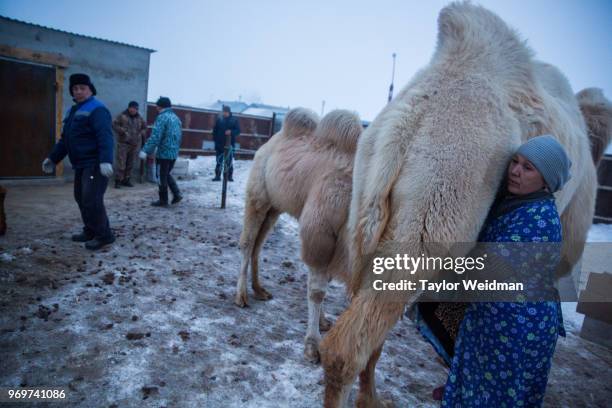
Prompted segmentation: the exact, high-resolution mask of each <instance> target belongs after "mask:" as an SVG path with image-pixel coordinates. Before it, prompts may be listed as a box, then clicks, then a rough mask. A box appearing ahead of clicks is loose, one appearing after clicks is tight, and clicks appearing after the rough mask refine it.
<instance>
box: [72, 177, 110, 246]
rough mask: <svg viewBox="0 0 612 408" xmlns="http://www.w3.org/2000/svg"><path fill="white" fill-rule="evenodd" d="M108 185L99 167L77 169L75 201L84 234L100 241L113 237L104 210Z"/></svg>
mask: <svg viewBox="0 0 612 408" xmlns="http://www.w3.org/2000/svg"><path fill="white" fill-rule="evenodd" d="M107 185H108V179H107V178H106V177H104V176H103V175H102V174H100V167H99V166H97V165H96V166H93V167H88V168H84V169H75V172H74V199H75V201H76V202H77V204H78V205H79V210H80V211H81V219H82V220H83V225H84V226H83V232H84V233H85V234H87V235H90V236H94V237H96V238H100V239H106V238H109V237H111V236H112V235H113V233H112V231H111V229H110V225H109V223H108V217H107V216H106V208H104V193H105V192H106V186H107Z"/></svg>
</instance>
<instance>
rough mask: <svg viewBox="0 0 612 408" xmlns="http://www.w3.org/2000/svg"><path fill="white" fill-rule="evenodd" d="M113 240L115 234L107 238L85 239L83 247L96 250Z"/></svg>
mask: <svg viewBox="0 0 612 408" xmlns="http://www.w3.org/2000/svg"><path fill="white" fill-rule="evenodd" d="M113 242H115V236H114V235H111V236H109V237H108V238H94V239H92V240H90V241H87V242H86V243H85V248H87V249H89V250H91V251H97V250H98V249H100V248H102V247H105V246H107V245H110V244H112V243H113Z"/></svg>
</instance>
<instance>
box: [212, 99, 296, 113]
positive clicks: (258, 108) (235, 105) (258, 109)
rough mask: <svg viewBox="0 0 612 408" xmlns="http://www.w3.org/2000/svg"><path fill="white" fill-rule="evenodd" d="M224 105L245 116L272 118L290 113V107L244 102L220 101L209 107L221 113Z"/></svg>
mask: <svg viewBox="0 0 612 408" xmlns="http://www.w3.org/2000/svg"><path fill="white" fill-rule="evenodd" d="M223 105H227V106H229V107H230V108H231V110H232V112H233V113H243V114H245V115H257V116H267V117H272V116H273V114H275V113H276V114H277V115H283V114H285V113H287V111H289V108H288V107H283V106H274V105H266V104H264V103H246V102H242V101H222V100H218V101H217V102H215V103H213V104H212V105H210V106H208V108H209V109H213V110H218V111H220V110H221V109H223Z"/></svg>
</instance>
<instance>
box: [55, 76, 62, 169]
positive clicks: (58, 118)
mask: <svg viewBox="0 0 612 408" xmlns="http://www.w3.org/2000/svg"><path fill="white" fill-rule="evenodd" d="M63 108H64V68H63V67H56V68H55V142H58V141H59V140H60V139H61V137H62V122H63V120H64V109H63ZM55 175H56V176H63V175H64V161H63V160H62V161H61V162H59V163H57V166H56V167H55Z"/></svg>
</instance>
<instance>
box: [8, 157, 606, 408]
mask: <svg viewBox="0 0 612 408" xmlns="http://www.w3.org/2000/svg"><path fill="white" fill-rule="evenodd" d="M212 160H213V159H212V158H200V159H198V160H196V161H192V162H191V163H190V167H191V169H190V170H191V171H192V172H197V173H198V175H197V176H196V177H194V178H191V179H189V180H183V181H179V185H180V186H181V188H182V189H183V191H184V192H185V196H186V199H185V200H184V201H183V202H182V203H181V204H179V205H178V206H175V207H173V208H171V209H159V208H152V207H149V205H148V204H149V201H151V200H152V199H154V198H155V195H156V187H155V186H153V185H150V184H147V185H139V186H137V187H136V188H134V189H129V190H128V189H121V190H115V189H109V191H108V193H107V195H106V203H107V209H108V211H109V216H110V219H111V225H112V227H113V228H114V230H115V232H116V235H117V238H118V239H117V242H116V243H115V245H113V246H112V247H111V248H110V249H107V250H105V251H103V252H97V253H90V252H86V251H85V250H84V249H82V247H81V246H80V245H79V244H75V243H73V242H71V241H70V235H71V234H72V233H74V232H76V231H77V230H78V228H79V223H80V220H79V217H78V211H77V208H76V204H75V203H74V202H73V200H72V193H71V185H68V184H67V185H60V186H51V187H50V186H29V187H14V188H10V189H9V195H8V198H7V204H6V205H7V215H8V222H9V231H8V233H7V235H6V236H5V237H2V238H0V387H16V386H20V385H21V386H56V387H65V388H66V389H67V391H68V395H69V403H68V404H62V405H57V406H66V405H70V406H83V407H204V406H205V407H218V406H219V407H221V406H222V407H258V408H265V407H298V408H299V407H317V406H321V404H322V400H321V396H322V390H323V382H322V370H321V368H320V367H319V366H314V365H311V364H309V363H307V362H306V361H305V359H304V358H303V357H302V350H303V345H302V341H303V336H304V334H305V330H306V321H305V319H306V302H305V295H306V269H305V268H304V266H303V265H302V264H301V262H300V260H299V240H298V235H297V224H296V223H295V221H294V220H292V219H290V218H289V217H286V216H283V217H281V219H280V220H279V222H278V224H277V226H276V227H275V229H274V230H273V232H272V233H271V234H270V236H269V238H268V240H267V242H266V244H265V245H264V249H263V253H262V262H261V269H262V273H261V278H262V283H263V285H264V286H265V287H266V289H268V291H270V292H271V293H272V294H273V295H274V299H272V300H271V301H269V302H258V301H255V300H253V299H252V298H251V307H250V308H247V309H240V308H238V307H236V306H234V305H233V294H234V287H235V281H236V274H237V271H238V267H239V253H238V249H237V243H238V237H239V235H240V231H241V225H242V212H243V197H244V194H243V192H244V188H245V184H246V178H247V173H248V169H249V166H250V164H251V162H245V161H238V162H236V172H235V178H236V182H235V183H231V184H230V191H229V196H228V208H227V209H226V210H220V209H219V203H220V188H221V184H220V183H213V182H211V181H210V179H211V178H212V168H213V161H212ZM611 236H612V229H611V228H609V227H600V226H595V227H594V228H593V230H592V231H591V235H590V238H591V239H592V240H600V241H601V240H605V239H607V240H608V241H611V239H610V237H611ZM344 307H346V301H345V298H344V291H343V288H342V286H341V285H339V284H333V285H332V287H331V288H330V290H329V292H328V297H327V298H326V310H327V312H328V313H329V314H330V315H331V316H332V318H335V317H336V316H338V315H339V313H340V312H341V311H342V310H343V308H344ZM574 310H575V304H564V313H565V315H566V320H567V328H568V337H567V338H565V339H563V338H561V339H560V340H559V343H558V346H557V351H556V354H555V360H554V365H553V369H552V372H551V376H550V382H549V387H548V392H547V396H546V402H545V406H547V407H587V406H588V407H592V406H600V407H606V406H609V401H610V400H612V385H611V384H610V382H609V379H610V375H611V374H612V351H610V350H608V349H605V348H603V347H600V346H598V345H596V344H594V343H591V342H589V341H586V340H584V339H582V338H580V337H579V336H578V331H579V329H580V315H577V314H576V313H575V311H574ZM445 379H446V371H445V369H444V367H443V366H442V365H441V363H440V362H439V361H438V359H437V358H436V355H435V353H434V352H433V350H432V349H431V347H430V346H429V345H428V344H427V343H425V342H424V341H423V340H422V339H421V338H420V336H418V335H417V334H416V333H415V330H414V329H413V327H412V325H411V323H410V322H409V321H408V320H407V319H404V320H402V321H400V322H399V323H398V324H397V325H396V327H395V328H394V329H393V331H392V332H391V333H390V335H389V339H388V341H387V342H386V343H385V349H384V352H383V355H382V357H381V360H380V362H379V364H378V369H377V383H378V389H379V392H380V393H381V394H382V395H383V396H385V397H391V398H392V399H393V400H394V401H395V402H396V404H397V406H399V407H417V406H418V407H435V406H437V404H435V403H434V401H433V400H432V399H431V398H430V394H431V390H432V388H433V387H435V386H437V385H440V384H443V383H444V381H445ZM0 405H2V404H1V403H0ZM19 406H23V405H19Z"/></svg>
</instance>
